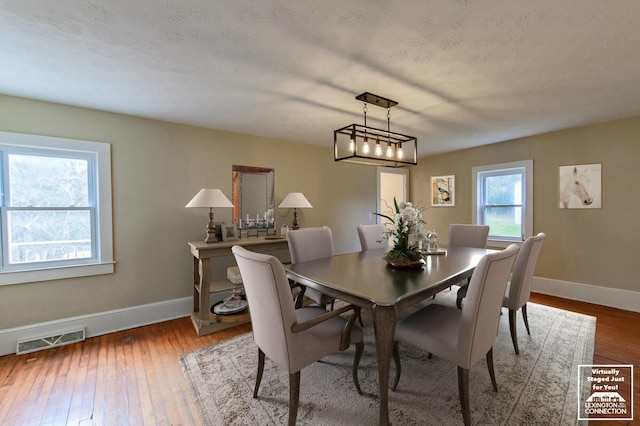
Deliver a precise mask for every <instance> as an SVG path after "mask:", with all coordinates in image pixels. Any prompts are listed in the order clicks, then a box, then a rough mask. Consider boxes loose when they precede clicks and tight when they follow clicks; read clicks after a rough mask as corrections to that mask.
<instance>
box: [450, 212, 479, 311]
mask: <svg viewBox="0 0 640 426" xmlns="http://www.w3.org/2000/svg"><path fill="white" fill-rule="evenodd" d="M488 238H489V227H488V226H487V225H469V224H462V223H452V224H451V225H449V247H476V248H487V240H488ZM467 285H469V280H467V282H466V283H464V284H463V285H462V286H461V288H463V289H465V290H462V291H463V292H464V291H466V286H467ZM458 292H460V290H458ZM462 299H463V297H460V295H459V296H458V297H457V298H456V305H457V306H458V309H460V308H461V307H462Z"/></svg>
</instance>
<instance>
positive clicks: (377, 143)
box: [376, 140, 382, 157]
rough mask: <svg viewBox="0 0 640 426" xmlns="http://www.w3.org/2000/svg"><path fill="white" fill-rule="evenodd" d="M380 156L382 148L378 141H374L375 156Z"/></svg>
mask: <svg viewBox="0 0 640 426" xmlns="http://www.w3.org/2000/svg"><path fill="white" fill-rule="evenodd" d="M381 155H382V147H381V146H380V141H379V140H376V156H377V157H380V156H381Z"/></svg>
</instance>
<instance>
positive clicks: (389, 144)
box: [387, 142, 393, 158]
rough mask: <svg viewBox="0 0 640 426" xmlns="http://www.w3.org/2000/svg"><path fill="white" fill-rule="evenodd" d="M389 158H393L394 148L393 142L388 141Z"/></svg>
mask: <svg viewBox="0 0 640 426" xmlns="http://www.w3.org/2000/svg"><path fill="white" fill-rule="evenodd" d="M387 158H393V148H391V142H389V143H387Z"/></svg>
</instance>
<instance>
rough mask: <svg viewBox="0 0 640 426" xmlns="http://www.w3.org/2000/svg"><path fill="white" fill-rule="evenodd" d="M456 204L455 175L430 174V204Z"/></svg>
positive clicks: (439, 205)
mask: <svg viewBox="0 0 640 426" xmlns="http://www.w3.org/2000/svg"><path fill="white" fill-rule="evenodd" d="M455 204H456V177H455V176H454V175H449V176H431V205H432V206H434V207H451V206H455Z"/></svg>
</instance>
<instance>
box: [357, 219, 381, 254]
mask: <svg viewBox="0 0 640 426" xmlns="http://www.w3.org/2000/svg"><path fill="white" fill-rule="evenodd" d="M357 230H358V238H359V239H360V247H361V248H362V251H367V250H373V249H381V248H386V247H387V245H388V244H387V240H380V236H381V235H382V233H383V232H384V230H385V226H384V225H383V224H382V223H376V224H373V225H358V228H357Z"/></svg>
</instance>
